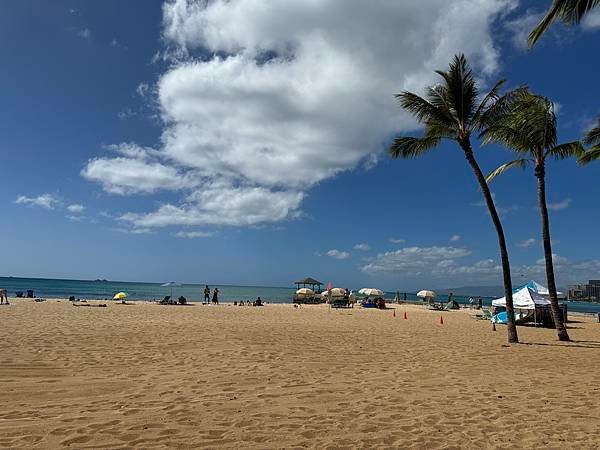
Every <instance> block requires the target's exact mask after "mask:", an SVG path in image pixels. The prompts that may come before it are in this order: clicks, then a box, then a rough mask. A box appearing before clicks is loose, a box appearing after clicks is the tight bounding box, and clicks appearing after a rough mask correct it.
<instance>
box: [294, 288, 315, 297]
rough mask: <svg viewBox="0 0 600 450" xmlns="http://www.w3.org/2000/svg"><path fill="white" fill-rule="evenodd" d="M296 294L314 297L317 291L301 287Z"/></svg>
mask: <svg viewBox="0 0 600 450" xmlns="http://www.w3.org/2000/svg"><path fill="white" fill-rule="evenodd" d="M296 295H298V296H301V297H312V296H313V295H315V291H313V290H312V289H309V288H300V289H298V290H297V291H296Z"/></svg>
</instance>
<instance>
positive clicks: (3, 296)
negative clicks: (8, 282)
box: [0, 289, 9, 305]
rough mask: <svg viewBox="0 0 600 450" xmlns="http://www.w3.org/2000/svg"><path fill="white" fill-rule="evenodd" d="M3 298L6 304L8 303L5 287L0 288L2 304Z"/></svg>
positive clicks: (1, 302) (2, 302)
mask: <svg viewBox="0 0 600 450" xmlns="http://www.w3.org/2000/svg"><path fill="white" fill-rule="evenodd" d="M4 300H6V304H7V305H9V303H8V295H7V294H6V289H0V305H2V304H4Z"/></svg>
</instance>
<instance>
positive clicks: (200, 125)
mask: <svg viewBox="0 0 600 450" xmlns="http://www.w3.org/2000/svg"><path fill="white" fill-rule="evenodd" d="M513 6H514V0H455V1H453V2H448V1H447V0H422V1H420V2H419V3H418V5H417V4H415V3H414V2H408V1H398V2H389V1H386V0H378V1H370V2H364V1H362V0H360V1H359V0H321V1H317V0H314V1H305V0H285V1H271V2H264V1H260V0H232V1H223V0H216V1H211V2H206V1H189V0H173V1H169V2H167V3H165V5H164V6H163V12H164V24H163V27H164V28H163V34H164V37H165V40H166V42H167V46H168V50H167V54H169V55H176V57H177V59H176V60H175V61H172V64H171V65H170V67H169V69H168V70H167V71H166V72H165V73H164V74H163V75H162V76H161V77H160V79H159V81H158V83H157V86H156V92H157V97H158V104H159V107H160V110H161V115H162V118H163V121H164V130H163V135H162V142H161V146H160V149H159V150H158V152H159V154H158V155H156V154H152V155H151V157H150V158H148V157H143V158H140V156H139V155H135V154H130V155H126V154H125V153H124V152H121V153H122V154H121V156H118V157H102V158H97V159H94V160H91V161H90V162H89V164H88V166H87V167H86V168H85V170H84V175H85V176H87V177H88V178H89V179H92V180H95V181H98V182H100V183H102V185H103V186H104V188H105V189H106V190H108V191H110V192H116V193H121V194H124V193H135V192H153V191H155V190H157V189H161V188H162V189H181V190H183V191H185V192H184V193H183V194H182V195H183V196H182V201H181V204H169V205H163V206H162V207H160V208H159V209H158V210H157V211H154V212H150V213H147V214H136V215H132V214H129V215H126V216H125V218H126V219H127V220H129V221H131V222H132V223H133V224H134V225H137V226H152V227H154V226H167V225H176V224H194V225H198V224H214V225H219V224H224V225H246V224H256V223H259V222H261V221H262V222H273V221H277V220H282V219H286V218H289V217H291V216H294V215H295V214H297V213H298V211H299V208H300V206H301V200H302V198H303V196H304V193H305V192H306V190H307V189H309V188H310V187H311V186H313V185H314V184H315V183H318V182H319V181H321V180H324V179H326V178H329V177H332V176H334V175H335V174H337V173H339V172H341V171H345V170H350V169H353V168H355V167H357V165H359V164H361V163H363V162H371V163H372V162H373V161H374V160H376V159H377V156H378V155H379V154H380V153H381V151H382V143H383V142H384V141H385V140H386V139H387V138H388V137H389V136H390V134H392V133H394V132H398V131H403V130H408V129H411V128H414V126H415V124H414V122H413V121H412V119H410V118H409V117H408V116H407V115H405V114H403V113H402V112H401V111H400V108H398V106H397V105H396V104H395V102H394V99H393V94H394V93H397V92H399V91H402V90H404V89H410V90H417V91H419V90H421V89H422V88H423V87H424V86H426V85H428V84H431V83H432V82H434V81H435V76H434V73H433V70H434V69H438V68H444V67H446V66H447V64H448V62H449V60H450V58H451V57H452V55H453V54H455V53H458V52H464V53H466V54H467V56H468V57H470V59H471V61H472V62H473V64H474V65H475V66H476V67H477V68H478V69H479V71H480V73H482V74H483V75H484V76H485V75H490V74H492V73H494V71H495V70H496V69H497V65H498V52H497V50H496V48H495V47H494V42H493V39H492V36H491V28H492V24H493V21H494V20H495V19H496V18H497V17H498V16H499V15H501V14H503V13H505V12H506V11H507V10H509V9H511V8H512V7H513ZM206 55H215V56H213V57H208V58H207V56H206ZM199 56H201V57H199ZM136 174H137V175H136ZM184 177H189V178H186V181H185V183H181V182H180V179H182V178H184ZM190 180H192V181H193V182H190ZM215 182H218V183H219V188H214V183H215ZM190 197H193V200H192V201H190ZM221 199H224V200H225V201H226V203H227V204H239V205H238V206H239V207H238V208H234V209H232V210H228V211H223V209H224V208H220V209H219V210H220V213H218V211H217V210H216V209H215V208H214V207H213V206H214V204H215V202H217V201H221ZM251 209H252V211H250V210H251Z"/></svg>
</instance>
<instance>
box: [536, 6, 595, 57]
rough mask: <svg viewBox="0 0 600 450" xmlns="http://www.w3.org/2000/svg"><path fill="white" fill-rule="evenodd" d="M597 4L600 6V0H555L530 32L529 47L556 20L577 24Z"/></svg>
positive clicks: (567, 23)
mask: <svg viewBox="0 0 600 450" xmlns="http://www.w3.org/2000/svg"><path fill="white" fill-rule="evenodd" d="M597 6H600V0H554V1H553V2H552V6H551V7H550V9H549V10H548V12H547V13H546V15H545V16H544V18H543V19H542V21H541V22H540V23H539V24H538V26H536V27H535V28H534V29H533V31H532V32H531V33H530V34H529V38H528V40H527V42H528V43H529V47H533V46H534V45H535V43H536V42H537V41H538V39H539V38H540V37H542V35H543V34H544V33H545V32H546V31H547V30H548V28H549V27H550V25H552V23H554V22H555V21H556V20H561V21H562V22H563V23H564V24H566V25H576V24H578V23H579V22H581V19H582V18H583V17H584V16H585V15H586V14H587V13H589V12H590V11H591V10H592V9H594V8H596V7H597Z"/></svg>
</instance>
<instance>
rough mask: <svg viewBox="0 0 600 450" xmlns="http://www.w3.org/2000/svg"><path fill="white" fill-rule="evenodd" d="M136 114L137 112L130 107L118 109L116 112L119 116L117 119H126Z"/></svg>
mask: <svg viewBox="0 0 600 450" xmlns="http://www.w3.org/2000/svg"><path fill="white" fill-rule="evenodd" d="M136 115H137V113H136V112H135V111H134V110H132V109H131V108H127V109H124V110H123V111H119V112H118V113H117V117H118V118H119V120H127V119H129V118H131V117H134V116H136Z"/></svg>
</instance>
